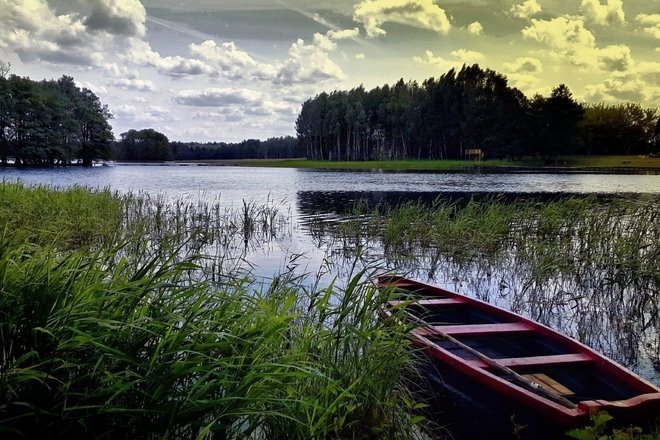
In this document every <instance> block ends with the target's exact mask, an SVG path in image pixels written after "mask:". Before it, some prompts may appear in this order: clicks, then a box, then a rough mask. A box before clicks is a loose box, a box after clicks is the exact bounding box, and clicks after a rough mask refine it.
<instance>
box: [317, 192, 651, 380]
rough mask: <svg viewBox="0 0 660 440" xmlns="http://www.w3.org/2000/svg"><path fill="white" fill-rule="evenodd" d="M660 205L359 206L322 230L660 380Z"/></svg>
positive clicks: (582, 200)
mask: <svg viewBox="0 0 660 440" xmlns="http://www.w3.org/2000/svg"><path fill="white" fill-rule="evenodd" d="M659 219H660V200H659V199H658V198H657V197H655V196H648V197H644V196H639V197H634V198H629V197H625V196H615V197H610V198H607V199H604V198H598V197H594V196H583V197H568V198H558V199H555V200H550V201H545V202H543V203H541V202H538V201H529V200H527V201H525V200H517V201H504V200H501V199H498V198H491V199H486V200H480V201H477V200H470V201H463V202H460V203H459V202H455V201H446V200H437V201H436V202H435V203H433V204H431V205H425V204H422V203H413V202H411V203H406V204H404V205H402V206H393V207H392V206H376V207H369V206H367V205H366V204H364V203H360V204H358V205H357V206H356V209H355V212H354V215H353V216H352V217H351V218H349V219H347V220H346V221H344V222H336V223H334V224H329V223H325V224H322V225H317V224H312V225H311V226H310V228H312V229H313V230H315V231H316V232H315V233H316V234H318V235H324V234H325V236H331V237H334V240H335V241H336V242H337V243H339V244H335V246H338V247H341V249H343V250H344V251H345V253H344V255H343V257H344V258H350V255H351V254H352V255H355V254H362V255H369V256H371V257H370V258H374V257H373V256H374V255H380V258H381V259H382V261H383V264H384V265H385V266H387V267H390V268H392V269H394V270H396V271H398V272H408V273H410V274H411V275H412V276H414V277H420V278H426V277H428V278H430V279H433V280H435V281H436V282H441V283H443V284H445V285H448V286H451V285H454V289H455V290H459V291H462V292H465V293H467V294H470V295H474V296H476V297H478V298H479V299H482V300H486V301H489V302H492V303H495V304H499V305H501V306H503V307H506V308H508V309H510V310H512V311H514V312H518V313H521V314H523V315H526V316H528V317H530V318H532V319H534V320H537V321H540V322H542V323H544V324H547V325H550V326H551V327H553V328H555V329H558V330H560V331H562V332H564V333H566V334H568V335H571V336H573V337H575V338H577V339H578V340H580V341H582V342H584V343H586V344H587V345H589V346H591V347H593V348H595V349H597V350H598V351H600V352H602V353H604V354H606V355H607V356H609V357H611V358H613V359H615V360H617V361H618V362H621V363H622V364H624V365H626V366H628V367H630V368H632V369H633V370H636V371H638V372H640V373H643V374H644V375H645V376H646V377H648V378H652V377H657V379H656V380H660V376H654V371H657V365H660V336H659V335H660V295H658V292H659V291H660V246H658V243H660V221H659Z"/></svg>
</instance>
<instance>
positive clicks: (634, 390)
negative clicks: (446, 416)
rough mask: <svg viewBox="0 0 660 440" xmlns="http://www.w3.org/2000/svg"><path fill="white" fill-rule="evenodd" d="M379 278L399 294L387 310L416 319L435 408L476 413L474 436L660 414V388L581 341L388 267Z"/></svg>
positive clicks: (561, 430)
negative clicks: (599, 417)
mask: <svg viewBox="0 0 660 440" xmlns="http://www.w3.org/2000/svg"><path fill="white" fill-rule="evenodd" d="M378 285H379V287H380V288H381V289H385V288H393V289H395V292H396V296H395V298H397V300H394V301H390V302H389V303H388V304H387V307H386V310H385V311H384V314H385V315H387V316H396V317H398V318H399V319H405V320H407V321H409V322H410V323H412V324H414V326H415V327H414V329H413V330H412V331H411V338H412V341H413V344H414V345H415V346H417V347H419V348H421V349H422V350H420V352H421V353H423V354H424V356H423V357H424V359H425V360H426V362H424V363H423V365H424V367H423V368H424V372H423V376H424V378H425V381H426V384H425V385H424V386H423V387H420V389H423V390H426V391H429V392H428V393H426V396H425V398H426V400H427V404H428V405H429V406H428V408H429V410H430V411H429V414H431V415H432V416H433V412H445V411H449V412H452V410H454V413H457V414H460V415H461V416H463V418H467V419H468V424H467V428H468V431H470V429H471V432H468V433H467V434H466V437H467V438H481V437H483V438H514V437H515V438H535V439H537V438H553V439H554V438H562V437H563V436H564V434H565V432H566V431H567V430H569V429H571V428H576V427H583V426H587V425H589V424H590V423H591V422H590V415H593V414H595V413H596V412H598V411H607V412H608V413H609V414H610V415H611V416H613V420H612V423H618V424H619V425H621V426H624V425H627V426H630V425H633V426H640V427H649V426H652V425H653V424H654V423H657V422H658V421H660V420H659V418H660V388H658V387H656V386H654V385H653V384H651V383H649V382H647V381H645V380H644V379H642V378H640V377H639V376H637V375H635V374H634V373H632V372H631V371H629V370H627V369H626V368H624V367H622V366H621V365H618V364H617V363H615V362H613V361H612V360H610V359H608V358H606V357H604V356H603V355H601V354H599V353H597V352H595V351H594V350H592V349H590V348H588V347H587V346H585V345H583V344H581V343H579V342H577V341H575V340H574V339H571V338H569V337H567V336H565V335H562V334H560V333H558V332H556V331H554V330H552V329H550V328H548V327H546V326H544V325H542V324H539V323H537V322H534V321H532V320H529V319H526V318H524V317H522V316H520V315H517V314H515V313H512V312H509V311H507V310H504V309H502V308H499V307H495V306H493V305H490V304H488V303H486V302H483V301H479V300H477V299H473V298H470V297H467V296H464V295H460V294H458V293H453V292H450V291H447V290H444V289H441V288H438V287H433V286H430V285H427V284H423V283H420V282H416V281H412V280H409V279H406V278H402V277H398V276H392V275H385V276H381V277H379V279H378ZM448 399H449V400H448ZM448 402H450V404H448ZM448 408H451V409H450V410H448ZM463 423H465V421H463ZM464 427H465V426H464ZM450 429H451V428H450ZM645 432H646V431H645ZM459 433H460V430H459ZM481 434H484V435H483V436H482V435H481Z"/></svg>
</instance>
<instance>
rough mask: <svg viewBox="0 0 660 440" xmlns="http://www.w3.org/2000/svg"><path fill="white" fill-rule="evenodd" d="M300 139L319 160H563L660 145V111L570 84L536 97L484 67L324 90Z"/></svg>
mask: <svg viewBox="0 0 660 440" xmlns="http://www.w3.org/2000/svg"><path fill="white" fill-rule="evenodd" d="M296 133H297V136H298V140H299V148H300V151H301V153H302V154H303V155H304V156H306V157H307V158H310V159H318V160H348V161H351V160H383V159H462V158H465V157H466V156H467V155H469V154H479V155H480V156H482V157H485V158H489V159H499V158H509V159H518V158H520V157H522V156H523V155H536V156H543V157H547V158H557V157H558V156H559V155H563V154H646V153H649V152H653V151H654V149H655V150H657V149H658V148H660V121H659V120H658V113H657V109H651V108H643V107H642V106H640V105H639V104H634V103H629V104H617V105H606V104H592V105H585V104H582V103H579V102H577V101H576V100H575V99H574V98H573V96H572V94H571V92H570V90H569V89H568V87H566V85H563V84H560V85H559V86H557V87H555V88H554V89H553V90H552V93H551V94H550V96H547V97H543V96H540V95H536V96H534V97H533V98H531V99H530V98H528V97H526V96H525V95H524V94H523V93H522V92H521V91H520V90H518V89H516V88H514V87H510V86H509V85H508V83H507V79H506V77H505V76H503V75H501V74H499V73H497V72H495V71H493V70H490V69H485V70H484V69H482V68H480V67H479V65H477V64H475V65H472V66H466V65H464V66H463V67H462V68H461V69H460V70H455V69H452V70H450V71H449V72H447V73H446V74H444V75H442V76H440V77H439V78H437V79H436V78H429V79H427V80H425V81H424V82H422V84H419V83H417V82H416V81H409V82H404V81H403V79H401V80H399V81H398V82H397V83H396V84H394V85H393V86H390V85H384V86H382V87H376V88H374V89H371V90H368V91H367V90H365V89H364V87H362V86H360V87H357V88H354V89H351V90H349V91H333V92H331V93H326V92H323V93H320V94H319V95H317V96H316V97H314V98H311V99H308V100H307V101H305V102H304V104H303V105H302V109H301V111H300V114H299V116H298V118H297V120H296Z"/></svg>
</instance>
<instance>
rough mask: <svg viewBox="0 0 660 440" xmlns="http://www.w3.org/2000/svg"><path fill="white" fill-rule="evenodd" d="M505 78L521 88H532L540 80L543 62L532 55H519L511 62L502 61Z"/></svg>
mask: <svg viewBox="0 0 660 440" xmlns="http://www.w3.org/2000/svg"><path fill="white" fill-rule="evenodd" d="M503 67H504V69H505V72H506V74H507V79H508V80H509V81H510V82H511V83H512V84H513V85H514V86H516V87H518V88H520V89H523V90H531V89H533V88H534V87H535V86H536V85H537V84H538V83H539V81H540V75H539V74H540V73H541V72H543V63H541V61H539V60H538V59H536V58H532V57H519V58H516V59H515V60H514V61H513V62H511V63H504V64H503Z"/></svg>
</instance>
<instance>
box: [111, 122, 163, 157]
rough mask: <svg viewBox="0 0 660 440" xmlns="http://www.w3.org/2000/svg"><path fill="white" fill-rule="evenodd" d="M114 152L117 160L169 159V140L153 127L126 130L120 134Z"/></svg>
mask: <svg viewBox="0 0 660 440" xmlns="http://www.w3.org/2000/svg"><path fill="white" fill-rule="evenodd" d="M118 147H119V148H118V151H117V152H116V153H115V154H116V156H117V157H116V158H117V159H119V160H129V161H132V160H161V161H162V160H171V159H173V157H174V156H173V154H172V149H171V148H170V141H169V139H167V136H165V135H164V134H163V133H160V132H158V131H156V130H154V129H153V128H147V129H143V130H139V131H138V130H128V131H127V132H126V133H122V134H121V141H120V142H119V145H118Z"/></svg>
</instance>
